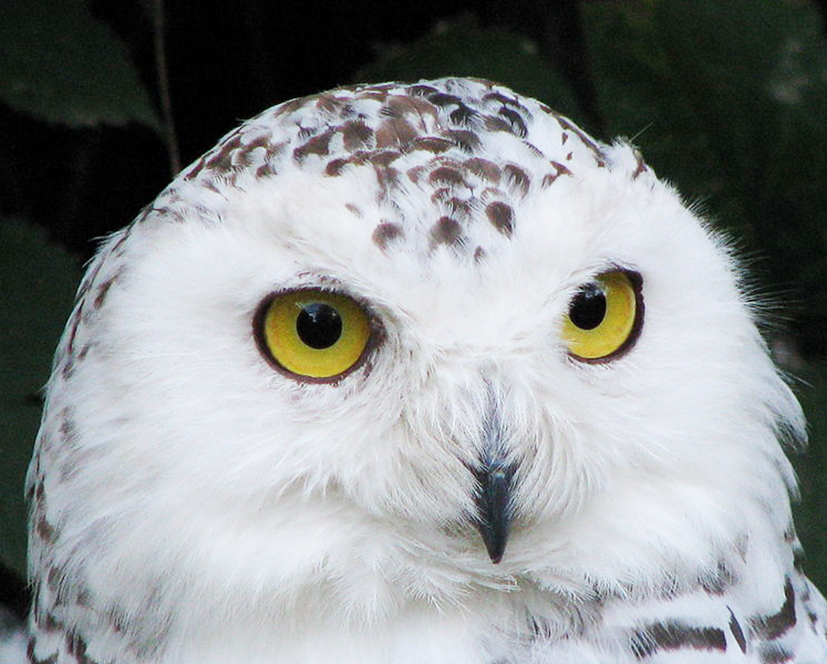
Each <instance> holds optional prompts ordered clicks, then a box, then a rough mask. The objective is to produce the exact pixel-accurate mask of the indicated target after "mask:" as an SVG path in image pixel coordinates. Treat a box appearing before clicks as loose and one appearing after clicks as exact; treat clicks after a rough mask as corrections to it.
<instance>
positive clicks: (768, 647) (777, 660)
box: [758, 643, 793, 664]
mask: <svg viewBox="0 0 827 664" xmlns="http://www.w3.org/2000/svg"><path fill="white" fill-rule="evenodd" d="M758 656H759V657H760V658H761V664H783V663H784V662H791V661H793V654H792V653H791V652H790V651H789V650H787V649H786V648H784V647H783V646H780V645H778V644H777V643H763V644H761V647H760V648H759V650H758Z"/></svg>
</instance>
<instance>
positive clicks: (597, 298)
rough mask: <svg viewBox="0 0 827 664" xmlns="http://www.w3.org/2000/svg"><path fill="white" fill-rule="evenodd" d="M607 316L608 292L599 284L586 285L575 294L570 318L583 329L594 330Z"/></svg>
mask: <svg viewBox="0 0 827 664" xmlns="http://www.w3.org/2000/svg"><path fill="white" fill-rule="evenodd" d="M605 317H606V294H605V293H604V292H603V291H602V290H601V289H600V287H599V286H598V285H597V284H589V285H588V286H584V287H583V288H582V289H581V290H580V292H579V293H578V294H577V295H575V297H574V301H573V302H572V303H571V309H570V310H569V319H570V320H571V322H572V323H574V324H575V325H576V326H577V327H579V328H580V329H581V330H593V329H594V328H596V327H597V326H598V325H600V323H602V322H603V319H604V318H605Z"/></svg>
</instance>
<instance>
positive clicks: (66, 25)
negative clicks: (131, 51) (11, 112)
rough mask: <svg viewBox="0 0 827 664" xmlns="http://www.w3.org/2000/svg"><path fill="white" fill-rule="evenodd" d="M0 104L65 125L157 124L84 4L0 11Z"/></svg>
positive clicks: (44, 1)
mask: <svg viewBox="0 0 827 664" xmlns="http://www.w3.org/2000/svg"><path fill="white" fill-rule="evenodd" d="M0 44H3V57H2V58H0V99H2V100H3V101H4V102H5V103H6V104H8V105H9V106H11V107H12V108H14V109H15V110H17V111H18V112H21V113H25V114H27V115H32V116H34V117H36V118H39V119H41V120H45V121H47V122H54V123H60V124H67V125H70V126H93V125H98V124H111V125H123V124H126V123H127V122H139V123H142V124H144V125H147V126H149V127H152V128H153V129H155V130H159V127H160V122H159V120H158V117H157V115H156V113H155V111H154V110H153V108H152V105H151V104H150V101H149V97H148V95H147V93H146V90H144V88H143V86H142V85H141V82H140V80H139V78H138V74H137V72H136V71H135V69H134V68H133V66H132V64H131V63H130V61H129V58H128V55H127V52H126V48H125V46H124V44H123V43H122V42H121V41H120V39H118V37H117V36H116V35H115V34H114V33H113V32H112V31H111V30H110V29H109V28H108V26H106V25H105V24H103V23H101V22H100V21H97V20H96V19H95V18H94V17H93V16H92V15H91V14H90V13H89V10H88V8H87V7H86V4H85V3H84V2H83V0H27V1H26V2H4V3H2V5H0Z"/></svg>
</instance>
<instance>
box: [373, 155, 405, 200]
mask: <svg viewBox="0 0 827 664" xmlns="http://www.w3.org/2000/svg"><path fill="white" fill-rule="evenodd" d="M373 170H374V172H375V173H376V181H377V183H378V184H379V192H380V193H379V200H380V201H382V200H385V197H386V196H387V193H388V190H389V189H391V188H392V187H393V186H394V185H395V184H396V183H397V182H398V181H399V171H398V170H396V169H395V168H392V167H390V166H382V165H381V164H374V168H373Z"/></svg>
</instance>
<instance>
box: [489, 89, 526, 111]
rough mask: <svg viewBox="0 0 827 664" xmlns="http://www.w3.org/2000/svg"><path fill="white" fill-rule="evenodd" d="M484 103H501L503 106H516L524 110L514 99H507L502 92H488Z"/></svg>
mask: <svg viewBox="0 0 827 664" xmlns="http://www.w3.org/2000/svg"><path fill="white" fill-rule="evenodd" d="M482 100H483V101H491V102H499V103H500V104H502V105H503V106H514V107H516V108H520V109H523V108H524V107H523V105H522V104H521V103H520V102H519V101H517V100H516V99H514V98H513V97H506V96H505V95H504V94H503V93H502V92H486V93H485V94H484V95H483V97H482Z"/></svg>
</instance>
